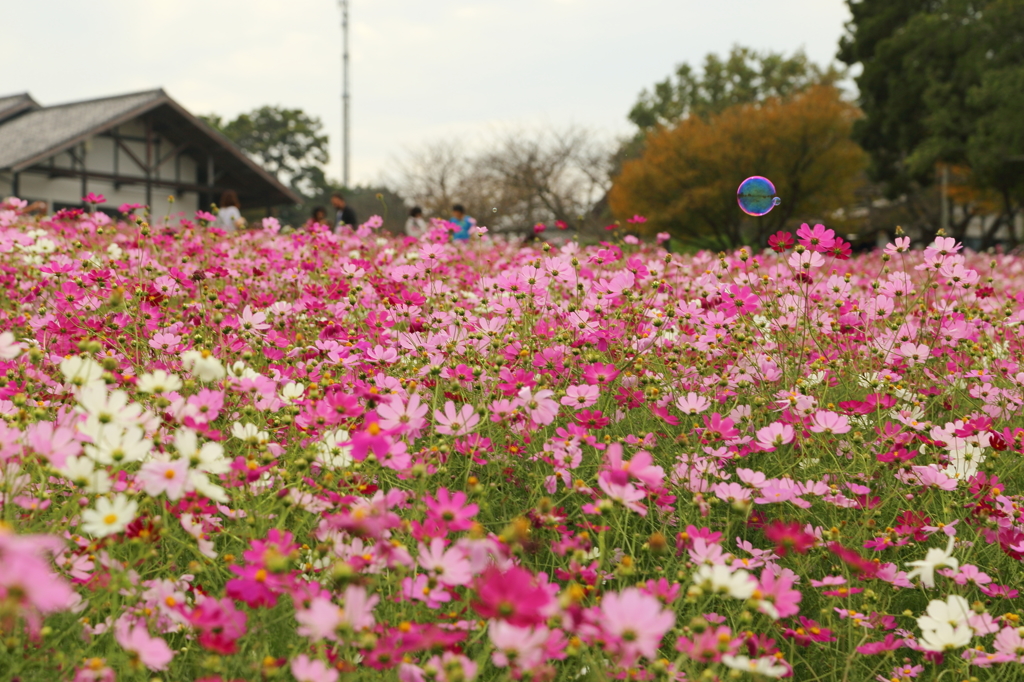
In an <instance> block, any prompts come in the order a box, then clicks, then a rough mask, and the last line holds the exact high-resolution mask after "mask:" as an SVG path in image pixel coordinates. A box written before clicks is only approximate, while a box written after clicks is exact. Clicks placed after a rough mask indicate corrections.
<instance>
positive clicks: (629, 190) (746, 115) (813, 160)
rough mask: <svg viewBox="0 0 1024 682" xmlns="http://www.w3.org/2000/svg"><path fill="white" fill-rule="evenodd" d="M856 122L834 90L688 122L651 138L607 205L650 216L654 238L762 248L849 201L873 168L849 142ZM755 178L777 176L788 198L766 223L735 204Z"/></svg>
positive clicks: (818, 89) (622, 214)
mask: <svg viewBox="0 0 1024 682" xmlns="http://www.w3.org/2000/svg"><path fill="white" fill-rule="evenodd" d="M857 116H858V110H857V108H856V107H855V106H853V105H852V104H850V103H848V102H846V101H844V100H843V99H842V97H841V96H840V92H839V90H837V89H836V88H834V87H832V86H830V85H819V86H814V87H811V88H809V89H807V90H804V91H803V92H800V93H797V94H795V95H793V96H792V97H790V98H788V99H785V100H782V99H778V98H772V99H768V100H766V101H764V102H759V103H755V104H743V105H737V106H733V107H730V108H728V109H726V110H724V111H722V112H721V113H719V114H716V115H713V116H710V117H707V118H701V117H699V116H689V117H687V118H685V119H683V120H681V121H679V122H678V123H677V124H676V125H674V126H673V127H671V128H667V127H659V128H656V129H654V130H653V131H652V132H651V133H650V134H649V136H648V137H647V140H646V144H645V149H644V153H643V155H642V156H641V157H640V158H638V159H633V160H631V161H627V162H626V163H625V164H624V165H623V168H622V172H621V173H620V174H619V175H618V177H617V178H616V180H615V183H614V185H613V186H612V189H611V192H610V193H609V196H608V200H609V204H610V206H611V209H612V211H613V212H614V213H615V215H616V216H617V217H619V218H622V219H624V218H628V217H630V216H632V215H634V214H640V215H643V216H645V217H646V218H647V223H646V224H645V225H644V227H645V228H646V231H650V232H662V231H664V232H668V233H670V234H672V235H673V236H674V237H676V238H678V239H680V240H683V241H686V242H690V243H692V244H695V245H699V246H704V247H710V248H723V249H724V248H730V247H735V246H739V245H741V244H751V245H763V244H764V243H765V241H766V240H767V238H768V236H769V235H770V234H771V233H772V232H774V231H776V230H779V229H781V228H783V227H785V226H787V225H788V224H791V223H793V222H797V221H806V220H814V219H822V218H823V216H827V215H828V214H829V213H830V212H831V211H833V210H835V209H837V208H840V207H842V206H845V205H848V204H849V203H850V201H851V200H852V196H853V192H854V190H855V188H856V186H857V183H858V181H859V179H858V176H859V173H860V171H861V170H862V169H863V167H864V165H865V162H866V158H865V155H864V152H863V151H862V150H861V148H860V147H859V146H858V145H857V144H856V143H855V142H853V141H852V140H851V139H850V129H851V127H852V125H853V122H854V120H855V119H856V118H857ZM752 175H763V176H765V177H767V178H769V179H770V180H771V181H772V182H773V183H774V184H775V188H776V191H777V193H778V196H779V197H780V198H781V199H782V203H781V204H780V205H779V206H777V207H776V208H775V209H774V210H773V211H772V212H771V213H769V214H768V215H766V216H761V217H759V218H752V217H749V216H747V215H746V214H744V213H743V212H742V211H741V210H740V208H739V206H738V205H737V203H736V189H737V188H738V187H739V185H740V183H741V182H742V181H743V180H744V179H745V178H747V177H749V176H752Z"/></svg>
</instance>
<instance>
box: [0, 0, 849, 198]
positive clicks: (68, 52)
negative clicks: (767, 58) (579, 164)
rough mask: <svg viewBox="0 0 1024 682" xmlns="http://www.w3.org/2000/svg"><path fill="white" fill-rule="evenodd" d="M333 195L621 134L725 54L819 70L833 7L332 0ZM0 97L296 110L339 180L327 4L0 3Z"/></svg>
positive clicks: (826, 54)
mask: <svg viewBox="0 0 1024 682" xmlns="http://www.w3.org/2000/svg"><path fill="white" fill-rule="evenodd" d="M349 7H350V10H349V17H350V26H349V51H350V89H351V114H350V121H351V130H352V132H351V147H350V148H351V183H350V184H353V185H367V184H374V183H378V182H381V181H386V180H388V179H389V178H393V177H395V175H396V170H395V168H396V164H397V163H399V162H400V160H401V159H402V158H403V156H404V155H407V154H408V153H409V152H410V151H411V150H415V149H417V148H419V147H421V146H423V145H424V144H426V143H429V142H431V141H434V140H438V139H456V140H459V141H461V142H463V143H464V144H466V145H467V148H470V149H478V148H480V147H481V146H483V145H486V144H487V140H488V139H490V138H491V137H492V136H493V135H494V134H496V133H502V132H508V131H528V130H531V129H536V128H540V127H556V128H561V127H565V126H569V125H575V126H583V127H585V128H587V129H589V130H592V131H593V134H594V135H595V136H597V137H599V138H602V139H608V140H612V139H614V138H615V137H618V136H623V135H627V134H629V133H630V129H631V128H630V124H629V122H628V120H627V119H626V114H627V113H628V112H629V109H630V108H631V107H632V105H633V104H634V103H635V102H636V99H637V97H638V95H639V93H640V92H641V91H642V90H643V89H644V88H647V87H650V86H651V85H653V84H654V83H655V82H657V81H660V80H663V79H664V78H665V77H667V76H668V75H669V74H670V73H671V72H672V71H673V70H674V68H675V66H676V65H677V64H679V63H681V62H689V63H692V64H695V65H697V64H699V63H700V62H702V61H703V58H704V56H705V55H706V54H708V53H709V52H714V53H718V54H721V55H724V54H726V53H727V52H728V51H729V49H730V48H731V47H732V46H733V45H737V44H738V45H743V46H748V47H753V48H755V49H759V50H774V51H782V52H785V53H787V54H788V53H792V52H793V51H795V50H797V49H803V50H804V51H805V52H806V53H807V55H808V56H809V57H810V58H811V59H812V60H814V61H816V62H818V63H820V64H825V63H829V62H831V61H832V60H833V59H834V56H835V52H836V45H837V42H838V39H839V37H840V35H842V32H843V24H844V23H845V22H846V21H847V19H848V16H849V13H848V11H847V8H846V4H845V2H843V0H772V2H766V1H764V0H350V2H349ZM4 19H5V21H4V23H5V24H6V25H8V26H18V27H21V29H20V30H17V31H6V32H5V34H4V39H3V40H2V41H0V65H2V68H0V95H4V94H10V93H15V92H25V91H27V92H29V93H31V94H32V96H33V97H35V98H36V100H37V101H39V102H40V103H42V104H44V105H48V104H58V103H61V102H69V101H76V100H81V99H91V98H94V97H101V96H106V95H116V94H122V93H127V92H134V91H139V90H147V89H152V88H156V87H162V88H164V89H165V90H166V91H167V93H168V94H169V95H170V96H171V97H173V98H174V99H176V100H177V101H178V102H179V103H181V104H182V105H183V106H184V107H185V108H186V109H188V110H190V111H191V112H193V113H195V114H206V113H217V114H220V115H221V116H223V117H225V118H228V119H230V118H233V117H234V116H236V115H238V114H239V113H242V112H245V111H249V110H252V109H255V108H257V107H259V106H262V105H265V104H272V105H281V106H286V107H289V108H301V109H303V110H305V111H306V112H307V113H309V114H312V115H314V116H317V117H319V118H320V119H321V120H322V121H323V123H324V129H325V131H326V132H327V133H328V134H329V136H330V151H331V160H330V162H329V164H328V168H327V172H328V175H329V176H330V177H334V178H340V177H341V121H342V115H341V13H340V10H339V9H338V3H337V1H336V0H173V1H171V2H151V1H140V0H90V1H89V2H82V1H81V0H33V1H32V2H9V3H7V4H6V7H5V9H4Z"/></svg>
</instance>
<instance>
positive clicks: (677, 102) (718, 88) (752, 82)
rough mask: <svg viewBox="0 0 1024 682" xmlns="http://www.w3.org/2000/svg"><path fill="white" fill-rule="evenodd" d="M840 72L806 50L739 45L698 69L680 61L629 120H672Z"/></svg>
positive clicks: (782, 92) (650, 123)
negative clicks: (818, 61)
mask: <svg viewBox="0 0 1024 682" xmlns="http://www.w3.org/2000/svg"><path fill="white" fill-rule="evenodd" d="M840 77H842V73H841V72H839V71H837V70H836V69H835V68H833V67H829V68H827V69H822V68H821V67H819V66H818V65H817V64H814V63H813V62H811V61H809V60H808V59H807V56H806V55H805V54H804V53H803V52H802V51H798V52H796V53H795V54H793V56H791V57H786V56H785V55H783V54H781V53H776V52H757V51H755V50H752V49H750V48H746V47H739V46H736V47H733V48H732V51H731V52H730V53H729V55H728V56H727V57H726V58H725V59H722V58H721V57H719V56H718V55H715V54H709V55H708V56H707V57H705V58H704V67H703V69H702V70H700V71H698V70H696V69H694V68H693V67H692V66H690V65H689V64H680V65H679V66H678V67H676V72H675V75H674V78H673V77H669V78H666V79H665V80H663V81H661V82H660V83H655V85H654V88H653V89H652V90H644V91H643V92H642V93H641V94H640V98H639V99H638V100H637V103H636V104H634V105H633V108H632V109H631V110H630V112H629V120H630V121H632V122H633V123H634V124H636V126H637V127H638V128H640V130H642V131H646V130H650V129H652V128H654V127H656V126H659V125H662V126H671V125H674V124H675V123H677V122H678V121H680V120H682V119H684V118H686V117H688V116H691V115H696V116H703V117H707V116H708V115H710V114H715V113H719V112H721V111H723V110H725V109H726V108H728V107H731V106H735V105H737V104H750V103H753V102H760V101H763V100H765V99H768V98H771V97H779V98H786V97H789V96H791V95H793V94H794V93H797V92H799V91H801V90H803V89H805V88H807V87H809V86H811V85H815V84H831V83H835V82H836V81H837V80H838V79H839V78H840Z"/></svg>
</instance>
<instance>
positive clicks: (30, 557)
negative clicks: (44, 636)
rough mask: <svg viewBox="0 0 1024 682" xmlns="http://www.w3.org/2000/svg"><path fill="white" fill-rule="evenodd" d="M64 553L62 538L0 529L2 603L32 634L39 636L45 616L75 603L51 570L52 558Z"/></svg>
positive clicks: (0, 597) (61, 581) (0, 592)
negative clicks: (24, 623)
mask: <svg viewBox="0 0 1024 682" xmlns="http://www.w3.org/2000/svg"><path fill="white" fill-rule="evenodd" d="M63 549H64V542H63V541H62V540H60V539H59V538H56V537H52V536H49V535H15V534H14V533H13V532H11V531H10V530H9V528H8V529H5V528H3V527H0V566H3V570H0V603H3V602H7V603H8V604H9V605H10V606H11V607H13V610H14V614H15V616H18V615H20V616H21V617H23V618H24V619H25V620H26V624H27V625H28V631H29V632H30V633H38V631H39V627H40V626H41V624H42V616H43V615H47V614H50V613H55V612H57V611H61V610H64V609H69V608H71V605H72V603H73V600H74V592H73V591H72V590H71V587H70V586H69V585H68V584H67V583H66V582H65V581H64V580H63V579H62V578H60V577H59V576H58V575H57V574H55V573H54V572H53V570H52V569H51V568H50V556H51V555H54V554H57V553H59V552H61V551H63Z"/></svg>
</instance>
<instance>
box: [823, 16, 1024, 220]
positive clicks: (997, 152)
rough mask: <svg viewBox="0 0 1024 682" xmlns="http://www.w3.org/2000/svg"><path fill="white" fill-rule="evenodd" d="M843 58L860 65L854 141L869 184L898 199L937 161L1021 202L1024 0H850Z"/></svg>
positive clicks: (1007, 213)
mask: <svg viewBox="0 0 1024 682" xmlns="http://www.w3.org/2000/svg"><path fill="white" fill-rule="evenodd" d="M847 4H848V5H849V7H850V12H851V14H852V17H853V18H852V20H851V21H850V23H849V24H848V25H847V34H846V35H845V36H844V37H843V39H842V41H841V43H840V50H839V58H840V60H842V61H843V62H845V63H846V64H849V65H854V64H860V65H861V67H862V71H861V73H860V75H858V76H857V78H856V82H857V85H858V87H859V89H860V106H861V108H862V110H863V111H864V113H865V117H864V118H863V119H861V120H860V121H858V122H857V124H856V126H855V128H854V137H855V138H856V139H857V140H858V141H859V142H860V143H861V144H862V145H863V146H864V148H865V149H866V150H867V151H868V152H869V153H870V155H871V166H870V173H871V176H872V178H873V179H875V180H879V181H882V182H884V183H885V184H886V186H887V189H888V194H889V195H890V196H896V195H899V194H903V193H906V192H908V191H912V190H913V188H914V186H915V185H917V186H922V185H928V184H929V183H931V182H933V181H934V179H935V176H936V173H935V167H936V164H938V163H944V164H956V165H959V166H966V167H967V168H969V169H970V173H971V176H972V181H973V182H974V183H976V184H977V185H978V187H979V188H981V189H988V190H992V191H994V192H996V193H997V194H998V195H1000V196H1001V197H1002V199H1003V204H1004V209H1003V212H1004V214H1003V216H1002V217H1001V219H1000V220H1001V222H1005V221H1006V220H1011V219H1012V217H1013V214H1015V213H1016V211H1018V210H1019V204H1020V202H1021V200H1022V199H1024V166H1022V165H1021V161H1024V116H1021V111H1022V106H1024V95H1022V94H1021V93H1022V86H1024V0H847Z"/></svg>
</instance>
